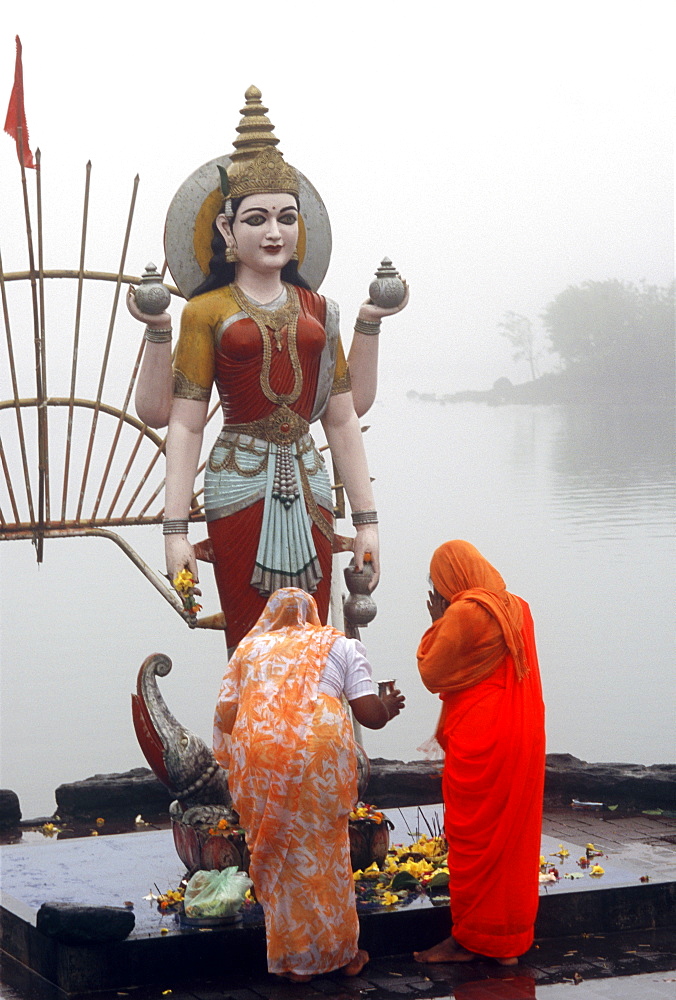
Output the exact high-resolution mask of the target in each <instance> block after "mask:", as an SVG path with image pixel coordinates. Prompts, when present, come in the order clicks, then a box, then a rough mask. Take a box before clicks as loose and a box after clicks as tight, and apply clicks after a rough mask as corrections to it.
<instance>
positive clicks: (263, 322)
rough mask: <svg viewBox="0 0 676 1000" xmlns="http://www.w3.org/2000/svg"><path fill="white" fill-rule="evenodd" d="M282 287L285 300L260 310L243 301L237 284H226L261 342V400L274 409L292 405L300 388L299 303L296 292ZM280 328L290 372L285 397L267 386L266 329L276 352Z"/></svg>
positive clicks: (269, 351) (268, 354)
mask: <svg viewBox="0 0 676 1000" xmlns="http://www.w3.org/2000/svg"><path fill="white" fill-rule="evenodd" d="M284 288H285V289H286V301H285V302H284V303H283V304H282V305H281V306H279V307H278V308H277V309H263V308H261V307H260V306H257V305H255V304H254V303H253V302H252V301H251V300H250V299H249V298H247V296H246V295H245V294H244V292H243V291H242V289H241V288H239V286H238V285H236V284H234V283H233V284H232V285H230V290H231V291H232V297H233V298H234V300H235V302H236V303H237V305H238V306H239V308H240V309H241V310H242V312H244V313H246V314H247V316H249V317H250V318H251V319H252V320H253V321H254V323H255V324H256V326H257V327H258V330H259V332H260V335H261V340H262V342H263V366H262V368H261V376H260V383H261V390H262V392H263V395H264V396H265V398H266V399H269V400H270V402H271V403H276V404H277V406H281V405H282V404H283V403H287V404H289V403H295V402H296V400H297V399H298V397H299V396H300V393H301V390H302V388H303V372H302V371H301V367H300V361H299V360H298V346H297V344H296V332H297V329H298V317H299V315H300V302H299V301H298V293H297V292H296V289H295V288H294V287H293V285H287V284H286V283H284ZM284 327H287V334H286V342H287V345H288V348H289V360H290V361H291V368H292V370H293V388H292V390H291V392H290V393H288V394H277V393H276V392H274V391H273V390H272V388H271V386H270V364H271V362H272V345H271V343H270V336H269V334H268V329H269V330H271V331H272V333H273V335H274V338H275V343H276V345H277V350H278V351H281V349H282V330H283V329H284Z"/></svg>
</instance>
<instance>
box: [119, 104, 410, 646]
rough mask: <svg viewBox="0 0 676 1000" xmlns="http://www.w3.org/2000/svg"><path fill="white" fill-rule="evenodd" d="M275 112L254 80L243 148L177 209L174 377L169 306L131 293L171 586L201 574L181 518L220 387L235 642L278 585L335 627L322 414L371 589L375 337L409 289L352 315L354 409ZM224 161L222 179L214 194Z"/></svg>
mask: <svg viewBox="0 0 676 1000" xmlns="http://www.w3.org/2000/svg"><path fill="white" fill-rule="evenodd" d="M267 110H268V109H267V108H265V107H263V105H262V104H261V93H260V91H259V90H258V89H257V88H256V87H250V88H249V89H248V90H247V92H246V105H245V107H244V108H242V115H243V118H242V120H241V122H240V124H239V126H238V129H237V131H238V133H239V137H238V138H237V139H236V140H235V142H234V147H235V148H234V152H233V153H232V154H231V156H230V157H229V158H228V157H221V158H220V159H219V160H217V161H212V162H211V163H208V164H205V165H204V166H203V167H202V168H200V169H199V170H197V171H196V172H195V173H194V174H193V175H192V176H191V177H190V178H188V180H187V181H186V182H185V183H184V185H183V186H182V187H181V188H180V189H179V191H178V193H177V194H176V196H175V197H174V200H173V202H172V205H171V207H170V209H169V213H168V216H167V226H166V232H165V246H166V252H167V262H168V265H169V268H170V271H171V273H172V276H173V277H174V280H175V281H176V284H177V285H178V287H179V289H180V290H181V292H182V293H183V294H184V295H185V296H186V298H187V299H188V300H189V301H188V302H187V304H186V305H185V307H184V309H183V313H182V317H181V332H180V338H179V342H178V347H177V350H176V355H175V358H174V362H173V370H172V364H171V342H170V338H171V318H170V316H169V314H168V313H162V314H160V315H152V316H151V315H147V314H144V313H142V312H141V311H140V310H139V308H138V306H137V305H136V303H135V301H134V293H133V290H132V289H130V292H129V295H128V299H127V304H128V307H129V310H130V312H131V313H132V315H134V316H135V317H136V318H137V319H139V320H141V321H142V322H145V323H146V339H147V341H148V343H147V344H146V350H145V352H144V360H143V364H142V367H141V372H140V374H139V382H138V387H137V393H136V409H137V413H138V415H139V417H140V418H141V419H142V420H144V421H145V422H146V423H148V424H149V425H150V426H154V427H159V426H164V425H165V424H166V423H167V421H168V428H169V429H168V434H167V444H166V456H167V469H166V491H165V513H164V534H165V550H166V561H167V572H168V575H169V578H170V579H171V580H174V579H175V577H176V575H177V574H178V572H179V571H181V570H183V569H188V570H189V571H190V572H191V573H192V574H193V577H194V579H195V581H196V582H197V579H198V574H197V565H196V561H195V552H194V549H193V547H192V545H190V543H189V541H188V536H187V528H188V516H189V510H190V502H191V498H192V495H193V491H194V480H195V475H196V472H197V466H198V462H199V455H200V449H201V445H202V437H203V432H204V426H205V422H206V416H207V407H208V402H209V397H210V394H211V390H212V385H213V383H214V382H215V383H216V388H217V390H218V393H219V396H220V401H221V405H222V409H223V417H224V423H223V428H222V430H221V433H220V434H219V436H218V439H217V441H216V443H215V445H214V447H213V449H212V451H211V454H210V457H209V460H208V463H207V469H206V473H205V484H204V500H205V514H206V520H207V525H208V531H209V540H210V541H209V545H208V547H207V548H208V552H207V555H208V558H210V560H211V561H213V563H214V570H215V575H216V582H217V586H218V592H219V597H220V601H221V606H222V610H223V613H224V616H225V622H226V641H227V645H228V648H229V649H232V648H233V647H234V646H235V645H236V644H237V643H238V642H239V641H240V639H242V638H243V636H244V635H246V633H247V632H248V631H249V629H250V628H251V627H252V626H253V625H254V623H255V622H256V621H257V619H258V617H259V616H260V614H261V612H262V610H263V608H264V606H265V603H266V601H267V598H268V596H269V595H270V593H272V592H273V591H275V590H277V589H278V588H280V587H299V588H301V589H302V590H305V591H307V592H309V593H312V594H314V597H315V601H316V603H317V607H318V610H319V614H320V617H321V620H322V622H324V623H325V622H326V619H327V616H328V606H329V596H330V579H331V556H332V542H333V497H332V492H331V484H330V480H329V477H328V474H327V471H326V467H325V464H324V461H323V459H322V457H321V455H320V453H319V452H318V450H317V448H316V447H315V444H314V441H313V439H312V437H311V436H310V433H309V425H310V423H311V422H312V421H314V420H316V419H320V420H321V422H322V426H323V428H324V431H325V434H326V439H327V442H328V445H329V448H330V450H331V453H332V456H333V458H334V460H335V462H336V465H337V467H338V468H339V470H340V474H341V479H342V482H343V485H344V487H345V491H346V493H347V497H348V500H349V502H350V507H351V510H352V520H353V524H354V526H355V529H356V539H355V542H354V560H355V565H356V568H357V570H361V569H362V567H363V561H364V557H365V555H366V554H367V553H368V554H370V558H371V561H372V564H373V569H374V574H373V581H372V587H375V585H376V584H377V582H378V577H379V572H380V568H379V550H378V527H377V522H378V518H377V514H376V511H375V504H374V499H373V492H372V488H371V481H370V477H369V471H368V466H367V462H366V455H365V451H364V445H363V439H362V434H361V430H360V427H359V421H358V416H357V412H359V414H360V415H361V414H363V413H364V412H366V410H367V409H368V408H369V406H370V405H371V403H372V402H373V398H374V397H375V390H376V382H377V340H378V338H377V336H374V334H377V333H378V331H379V329H380V321H381V319H382V317H383V316H387V315H390V314H392V313H395V312H399V311H400V310H401V309H403V308H404V306H405V305H406V303H407V301H408V293H407V295H406V297H405V299H404V301H403V302H402V303H401V304H400V305H399V306H397V307H395V308H391V309H384V308H381V307H379V306H376V305H374V304H373V303H371V302H365V303H363V304H362V306H361V307H360V309H359V315H358V318H357V321H356V323H355V332H356V335H355V338H354V340H353V345H352V349H351V351H350V359H349V360H350V364H351V365H352V367H353V369H354V373H353V375H354V385H355V394H356V401H357V406H358V411H357V410H355V398H353V392H352V383H351V371H350V368H349V367H348V362H347V361H346V358H345V355H344V352H343V347H342V344H341V340H340V335H339V329H338V307H337V306H336V304H335V303H334V302H332V301H331V300H330V299H326V298H324V297H323V296H321V295H319V294H317V292H316V291H313V288H316V287H317V286H318V284H319V283H320V282H321V279H322V278H323V276H324V274H325V273H326V269H327V267H328V256H329V252H330V232H329V227H328V219H327V217H326V211H325V209H324V206H323V203H322V202H321V199H320V198H319V195H318V194H317V192H316V191H315V189H314V188H313V187H312V185H311V184H310V183H309V181H307V179H306V178H305V177H303V175H302V174H300V172H299V171H297V170H295V169H294V168H293V167H292V166H290V165H289V164H287V163H286V162H285V160H284V158H283V156H282V154H281V153H280V152H279V150H277V149H276V146H277V144H278V141H279V140H278V139H277V138H276V137H275V136H274V134H273V132H272V129H273V126H272V124H271V123H270V121H269V119H268V118H267V117H266V112H267ZM216 168H218V172H220V178H221V184H220V188H216V189H215V190H214V187H213V185H214V182H215V181H216V180H217V177H218V172H217V169H216ZM205 272H208V274H207V277H206V278H205V279H204V280H199V279H201V278H203V277H204V273H205ZM304 274H305V275H307V278H306V277H304ZM307 279H309V280H307ZM201 554H202V555H204V549H203V551H202V552H201Z"/></svg>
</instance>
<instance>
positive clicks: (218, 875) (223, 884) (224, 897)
mask: <svg viewBox="0 0 676 1000" xmlns="http://www.w3.org/2000/svg"><path fill="white" fill-rule="evenodd" d="M252 885H253V882H252V881H251V879H250V878H249V876H248V875H247V874H246V872H241V871H238V869H237V868H224V869H223V871H220V872H219V871H209V872H205V871H198V872H195V874H194V875H193V877H192V878H191V879H190V881H189V882H188V884H187V886H186V887H185V896H184V900H183V909H184V911H185V915H186V917H190V918H191V919H202V918H204V917H230V916H232V915H233V914H235V913H237V911H238V910H239V909H240V907H241V905H242V903H243V902H244V897H245V895H246V892H247V889H250V888H251V886H252Z"/></svg>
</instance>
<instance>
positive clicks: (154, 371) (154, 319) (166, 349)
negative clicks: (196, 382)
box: [127, 286, 173, 427]
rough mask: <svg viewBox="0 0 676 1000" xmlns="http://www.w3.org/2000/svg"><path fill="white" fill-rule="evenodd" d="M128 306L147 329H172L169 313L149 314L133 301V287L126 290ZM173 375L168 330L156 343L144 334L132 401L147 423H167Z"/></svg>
mask: <svg viewBox="0 0 676 1000" xmlns="http://www.w3.org/2000/svg"><path fill="white" fill-rule="evenodd" d="M127 308H128V310H129V312H130V313H131V315H132V316H133V317H134V319H136V320H138V321H139V322H140V323H145V324H146V327H147V329H148V330H149V331H151V332H152V331H157V330H160V331H166V330H169V331H171V316H170V315H169V313H166V312H165V313H160V314H159V315H152V316H151V315H149V314H146V313H142V312H141V310H140V309H139V308H138V306H137V305H136V301H135V297H134V288H133V286H130V288H129V291H128V292H127ZM172 391H173V375H172V369H171V333H169V335H168V337H167V339H166V340H160V342H159V343H155V342H154V341H152V340H149V339H148V337H147V336H146V344H145V350H144V351H143V361H142V362H141V368H140V371H139V375H138V381H137V383H136V394H135V397H134V405H135V407H136V414H137V416H138V418H139V420H142V421H143V422H144V424H147V425H148V426H149V427H166V426H167V424H168V423H169V414H170V413H171V403H172Z"/></svg>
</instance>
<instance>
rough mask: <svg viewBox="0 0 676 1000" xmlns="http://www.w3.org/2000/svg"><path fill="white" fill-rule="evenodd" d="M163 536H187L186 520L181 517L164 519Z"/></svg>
mask: <svg viewBox="0 0 676 1000" xmlns="http://www.w3.org/2000/svg"><path fill="white" fill-rule="evenodd" d="M162 534H163V535H187V534H188V519H187V517H186V518H182V517H175V518H165V519H164V521H163V522H162Z"/></svg>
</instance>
